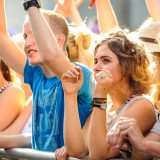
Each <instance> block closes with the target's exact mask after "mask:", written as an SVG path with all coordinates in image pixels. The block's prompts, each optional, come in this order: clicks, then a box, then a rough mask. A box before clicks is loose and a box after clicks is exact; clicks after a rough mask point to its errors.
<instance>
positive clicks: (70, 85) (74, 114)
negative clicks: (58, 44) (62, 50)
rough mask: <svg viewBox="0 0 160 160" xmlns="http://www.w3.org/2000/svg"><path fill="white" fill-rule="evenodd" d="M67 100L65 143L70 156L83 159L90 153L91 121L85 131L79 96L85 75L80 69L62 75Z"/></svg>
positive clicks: (86, 125)
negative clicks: (89, 128) (80, 113)
mask: <svg viewBox="0 0 160 160" xmlns="http://www.w3.org/2000/svg"><path fill="white" fill-rule="evenodd" d="M61 80H62V84H63V89H64V98H65V114H64V142H65V147H66V150H67V153H68V155H69V156H73V157H76V158H81V157H83V156H85V155H86V154H87V153H88V147H87V143H86V142H87V140H86V139H87V131H88V125H89V120H90V118H88V120H87V121H86V123H85V125H84V127H83V129H82V128H81V123H80V119H79V114H78V104H77V95H78V91H79V90H80V88H81V85H82V82H83V73H82V70H81V69H80V68H79V67H76V68H72V69H71V70H70V71H68V72H66V73H65V74H63V75H62V79H61Z"/></svg>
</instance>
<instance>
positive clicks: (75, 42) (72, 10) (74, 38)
mask: <svg viewBox="0 0 160 160" xmlns="http://www.w3.org/2000/svg"><path fill="white" fill-rule="evenodd" d="M82 2H83V0H79V1H78V0H70V1H68V0H64V1H63V2H60V1H59V0H57V1H56V7H55V9H54V11H56V12H58V13H60V14H62V15H64V16H65V17H66V18H69V19H70V20H71V26H70V27H69V31H70V32H69V37H68V41H67V52H68V58H69V59H70V61H71V62H81V63H83V64H85V65H87V66H89V67H93V62H94V60H93V59H94V58H93V51H94V45H95V41H97V39H98V35H95V34H94V33H93V32H91V30H90V29H89V28H88V27H87V25H86V24H85V23H86V22H85V20H84V21H83V20H82V18H81V15H80V13H79V11H78V7H79V5H80V4H81V3H82Z"/></svg>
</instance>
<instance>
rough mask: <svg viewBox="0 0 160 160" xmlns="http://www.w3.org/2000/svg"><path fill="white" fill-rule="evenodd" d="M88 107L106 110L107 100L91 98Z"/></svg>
mask: <svg viewBox="0 0 160 160" xmlns="http://www.w3.org/2000/svg"><path fill="white" fill-rule="evenodd" d="M90 105H91V106H92V107H97V108H100V109H106V108H107V98H93V99H92V101H91V103H90Z"/></svg>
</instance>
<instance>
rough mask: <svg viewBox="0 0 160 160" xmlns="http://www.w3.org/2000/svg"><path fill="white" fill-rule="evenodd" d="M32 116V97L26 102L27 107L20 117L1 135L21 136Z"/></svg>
mask: <svg viewBox="0 0 160 160" xmlns="http://www.w3.org/2000/svg"><path fill="white" fill-rule="evenodd" d="M31 114H32V96H30V98H29V99H28V100H27V101H26V103H25V107H24V108H23V110H22V112H21V113H20V115H19V116H18V117H17V118H16V120H15V121H14V122H13V123H12V124H11V125H10V126H9V127H8V128H6V129H5V130H3V131H1V132H0V135H9V134H10V135H14V134H20V133H21V131H22V129H23V128H24V126H25V124H26V122H27V120H28V119H29V117H30V116H31Z"/></svg>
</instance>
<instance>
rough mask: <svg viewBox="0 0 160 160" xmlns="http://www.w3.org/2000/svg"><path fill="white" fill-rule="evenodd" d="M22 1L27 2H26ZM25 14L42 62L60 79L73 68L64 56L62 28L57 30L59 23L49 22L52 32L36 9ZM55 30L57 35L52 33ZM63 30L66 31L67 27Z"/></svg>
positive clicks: (64, 38) (32, 8)
mask: <svg viewBox="0 0 160 160" xmlns="http://www.w3.org/2000/svg"><path fill="white" fill-rule="evenodd" d="M24 1H25V2H27V1H28V0H24ZM27 13H28V16H29V21H30V25H31V28H32V32H33V36H34V39H35V41H36V45H37V48H38V52H39V54H40V56H41V60H42V62H43V63H45V65H47V66H48V67H49V68H50V69H51V70H52V71H53V73H54V74H55V75H56V76H57V77H59V78H61V76H62V74H63V73H64V72H66V71H67V70H69V69H70V68H72V67H73V66H75V65H74V64H72V63H71V62H70V61H69V60H68V58H67V57H66V55H65V41H66V39H67V36H65V35H64V34H63V33H61V30H62V29H63V28H59V23H58V24H55V23H54V21H53V22H51V23H53V24H50V25H52V26H53V31H52V30H51V28H50V27H49V25H48V24H47V22H46V20H45V19H44V17H43V15H42V13H41V12H40V10H39V9H38V8H36V7H30V8H29V9H28V10H27ZM60 27H62V26H60ZM63 27H66V26H63ZM55 28H56V29H57V32H59V33H57V34H56V33H55V34H54V33H53V32H55ZM65 29H66V30H67V27H66V28H65ZM59 66H61V67H59Z"/></svg>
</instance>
